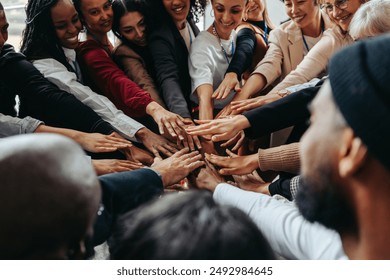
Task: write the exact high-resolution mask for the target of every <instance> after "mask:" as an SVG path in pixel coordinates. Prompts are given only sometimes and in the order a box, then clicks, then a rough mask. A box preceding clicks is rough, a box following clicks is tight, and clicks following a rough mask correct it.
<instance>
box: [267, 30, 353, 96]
mask: <svg viewBox="0 0 390 280" xmlns="http://www.w3.org/2000/svg"><path fill="white" fill-rule="evenodd" d="M352 42H353V39H352V38H351V36H349V34H345V33H343V32H342V30H341V28H340V27H339V26H337V25H336V26H334V27H333V28H331V29H328V30H326V31H325V32H324V35H323V36H322V38H321V40H320V41H319V42H318V43H317V44H316V45H315V46H314V47H313V48H312V49H311V50H310V51H309V53H308V54H307V55H306V56H305V57H304V58H303V60H302V61H301V63H299V65H298V66H297V67H296V69H294V70H293V71H291V72H290V74H288V75H287V76H286V77H285V78H284V79H283V81H281V82H280V83H279V84H277V85H276V86H275V87H274V88H273V89H272V91H271V92H277V91H279V90H281V89H285V88H287V87H290V86H293V85H298V84H303V83H306V82H309V81H310V80H311V79H313V78H320V76H321V73H324V72H326V69H327V66H328V63H329V60H330V58H331V57H332V55H333V54H334V53H335V52H337V51H338V50H339V49H341V48H342V47H344V46H347V45H349V44H351V43H352Z"/></svg>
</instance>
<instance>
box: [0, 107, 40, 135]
mask: <svg viewBox="0 0 390 280" xmlns="http://www.w3.org/2000/svg"><path fill="white" fill-rule="evenodd" d="M42 124H43V123H42V122H41V121H38V120H36V119H33V118H30V117H25V118H23V119H19V118H16V117H11V116H5V115H3V114H1V113H0V138H1V137H8V136H13V135H19V134H27V133H33V132H34V131H35V130H36V129H37V127H39V126H40V125H42Z"/></svg>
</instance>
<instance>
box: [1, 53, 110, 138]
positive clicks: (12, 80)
mask: <svg viewBox="0 0 390 280" xmlns="http://www.w3.org/2000/svg"><path fill="white" fill-rule="evenodd" d="M16 95H19V99H20V107H19V116H20V117H25V116H31V117H34V118H36V119H39V120H41V121H43V122H45V124H47V125H50V126H55V127H63V128H71V129H75V130H79V131H84V132H100V133H103V134H109V133H111V132H113V131H114V129H113V128H112V126H111V125H110V124H109V123H107V122H105V121H103V120H102V119H101V118H100V117H99V116H98V115H97V114H96V113H95V112H94V111H93V110H92V109H91V108H89V107H88V106H86V105H84V104H83V103H82V102H81V101H79V100H78V99H77V98H76V97H74V96H73V95H71V94H69V93H67V92H65V91H62V90H60V89H58V87H57V86H55V85H54V84H52V83H51V82H49V81H48V80H46V79H45V78H44V77H43V76H42V74H41V73H40V72H39V71H38V70H37V69H36V68H35V67H34V66H33V65H32V64H31V63H30V62H29V61H27V60H26V57H25V56H24V55H23V54H21V53H17V52H15V50H14V48H13V47H12V46H11V45H4V47H3V48H2V50H1V55H0V110H1V111H0V112H1V113H3V114H7V115H11V116H16V111H15V109H14V106H15V96H16Z"/></svg>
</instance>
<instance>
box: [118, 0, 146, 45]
mask: <svg viewBox="0 0 390 280" xmlns="http://www.w3.org/2000/svg"><path fill="white" fill-rule="evenodd" d="M148 9H149V6H148V4H147V3H146V1H145V0H113V1H112V11H113V12H114V18H113V21H112V32H113V33H114V35H115V36H116V37H118V38H119V39H120V40H121V41H122V42H123V43H125V44H127V45H131V46H132V45H133V44H131V42H129V41H128V40H126V38H124V37H123V36H122V35H121V34H120V32H119V22H120V20H121V18H122V17H123V16H124V15H125V14H127V13H129V12H139V13H140V14H142V15H143V16H144V20H145V23H146V29H147V28H148V22H149V20H148V19H147V15H146V14H147V11H148Z"/></svg>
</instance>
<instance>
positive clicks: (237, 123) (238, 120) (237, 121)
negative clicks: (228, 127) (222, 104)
mask: <svg viewBox="0 0 390 280" xmlns="http://www.w3.org/2000/svg"><path fill="white" fill-rule="evenodd" d="M233 122H234V127H235V128H237V130H243V129H246V128H248V127H251V124H250V122H249V120H248V119H247V118H246V117H245V116H244V115H236V116H234V117H233Z"/></svg>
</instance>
